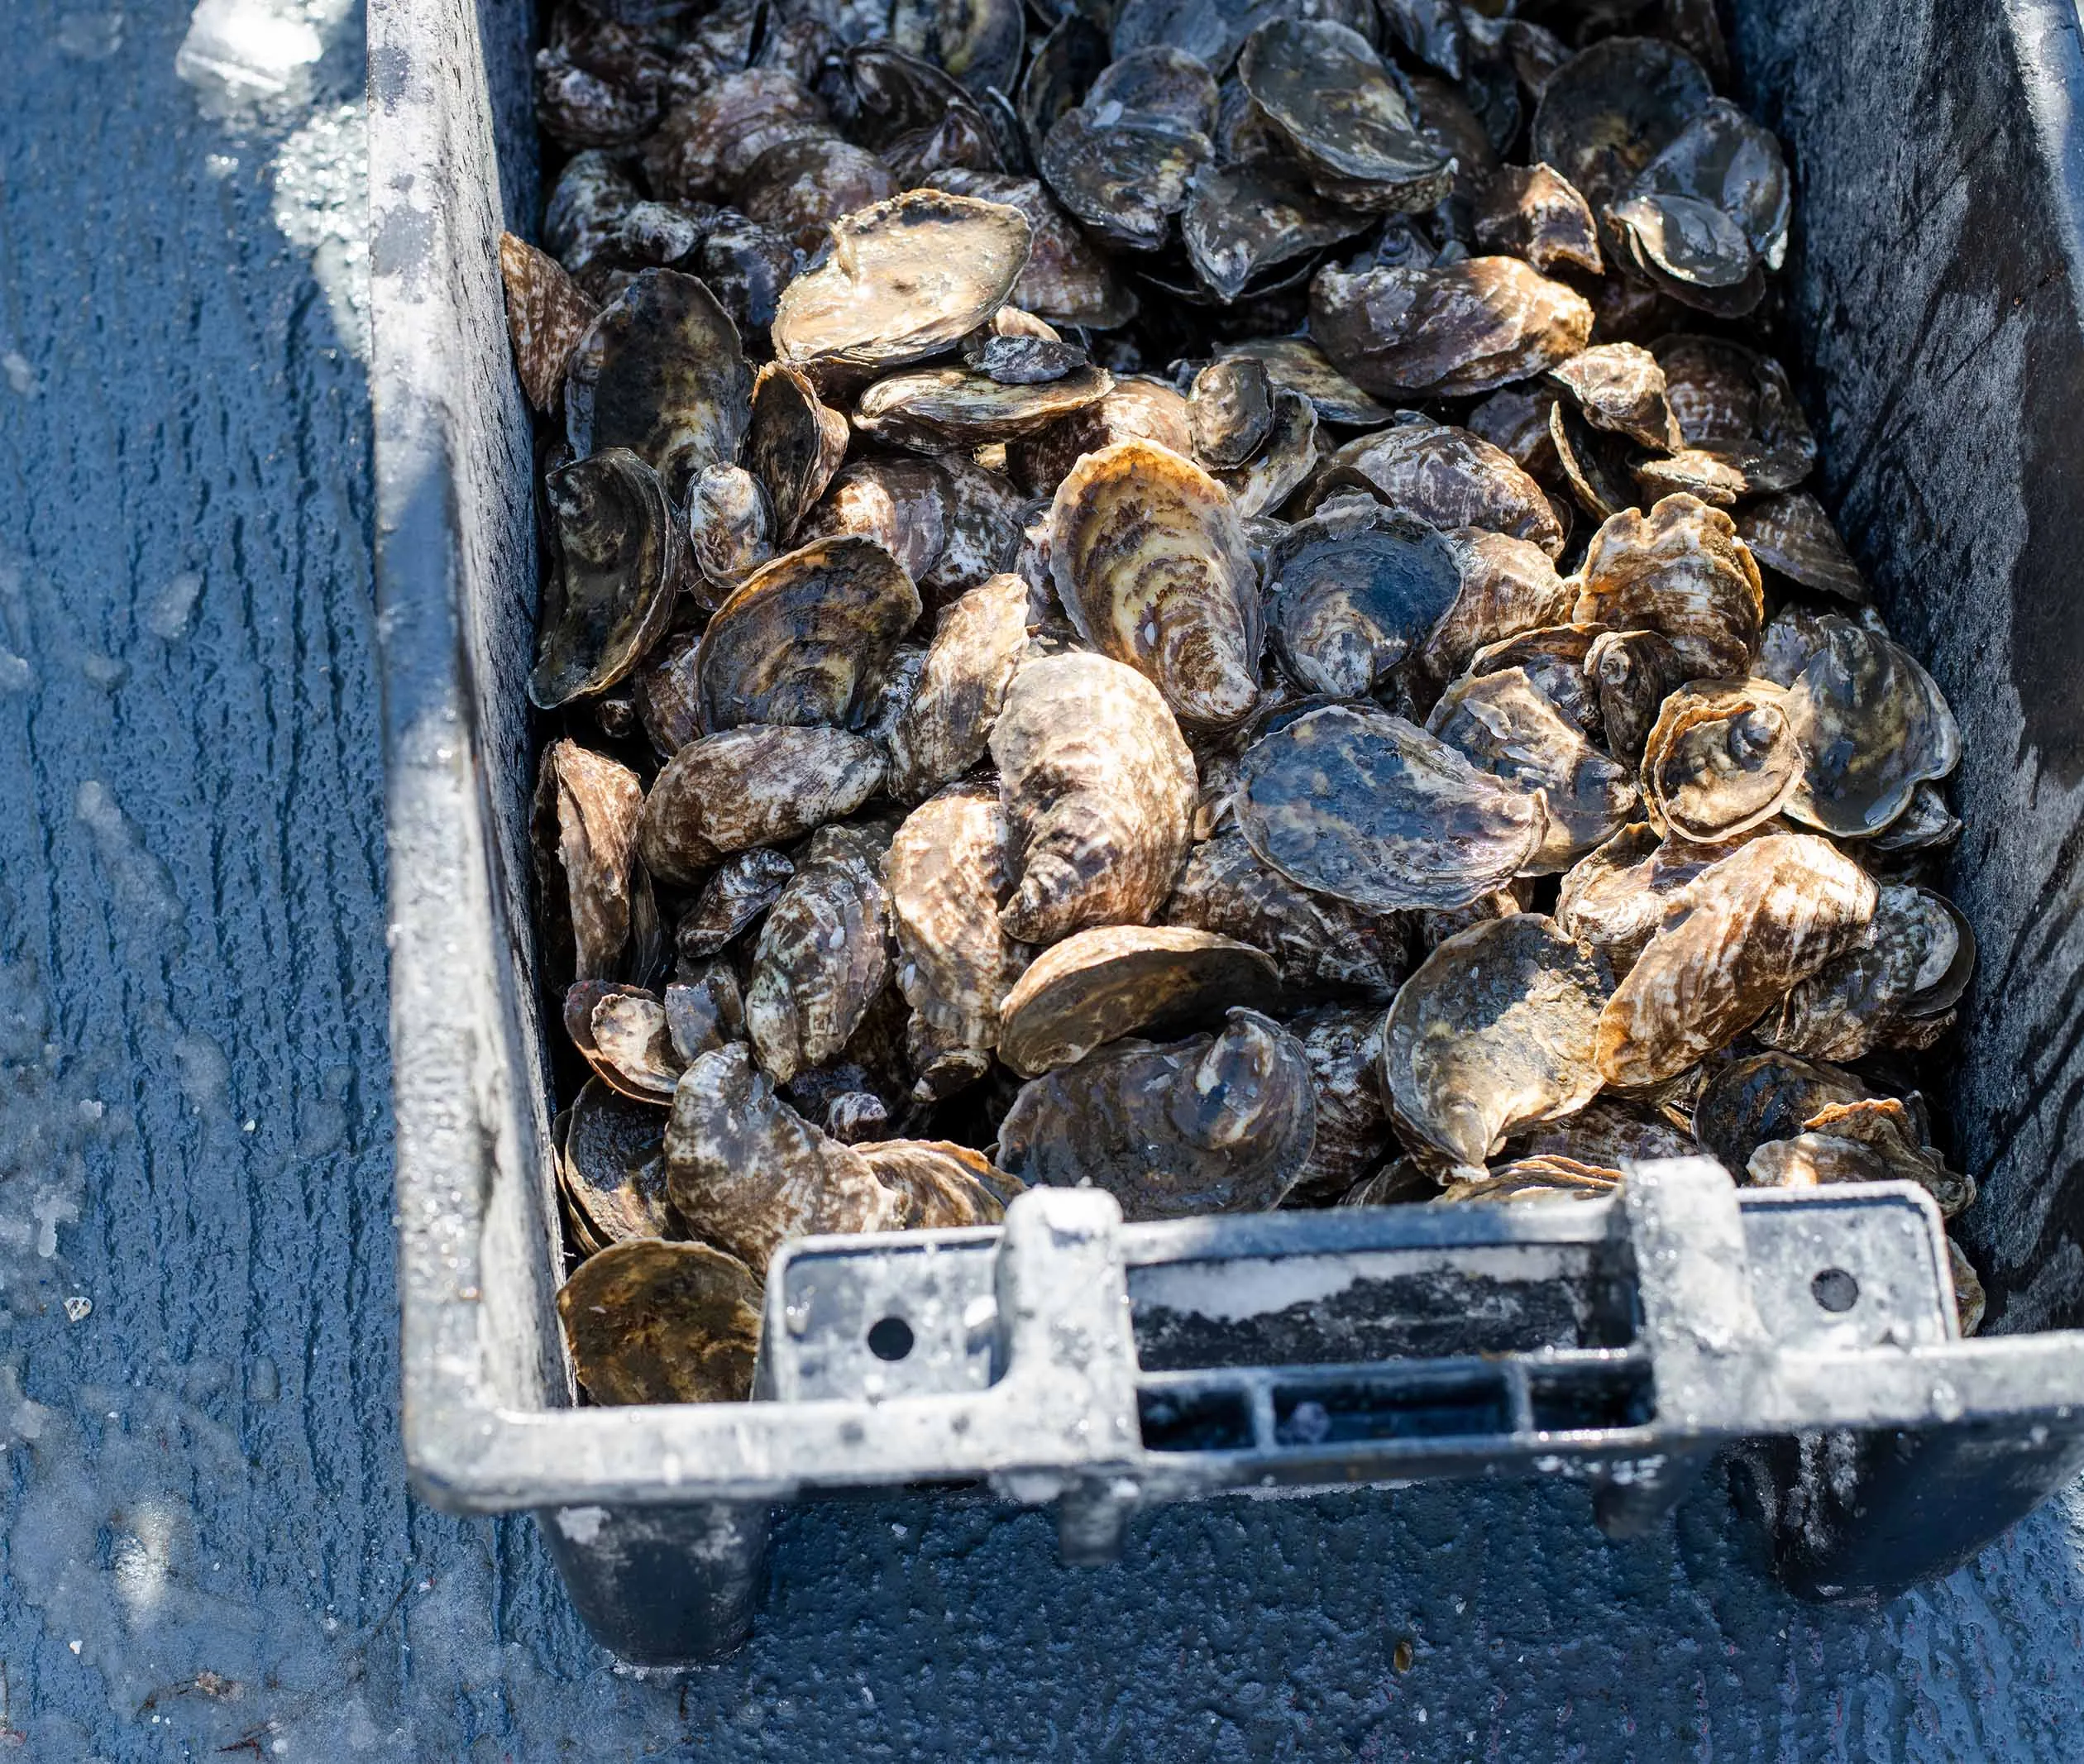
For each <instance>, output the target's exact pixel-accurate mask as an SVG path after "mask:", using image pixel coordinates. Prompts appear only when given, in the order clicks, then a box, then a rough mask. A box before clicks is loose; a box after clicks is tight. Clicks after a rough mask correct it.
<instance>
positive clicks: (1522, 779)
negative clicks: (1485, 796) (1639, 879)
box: [1426, 667, 1637, 875]
mask: <svg viewBox="0 0 2084 1764" xmlns="http://www.w3.org/2000/svg"><path fill="white" fill-rule="evenodd" d="M1426 731H1427V734H1431V735H1434V736H1436V737H1437V738H1438V739H1441V741H1444V742H1445V743H1446V744H1447V745H1448V746H1449V747H1451V748H1454V749H1455V751H1456V752H1457V753H1461V754H1463V755H1465V757H1466V758H1468V759H1469V760H1470V762H1472V763H1473V764H1475V765H1476V766H1477V767H1479V768H1481V769H1482V770H1483V771H1484V772H1489V774H1490V775H1491V776H1492V777H1495V778H1498V779H1499V780H1500V781H1501V782H1504V783H1505V784H1508V785H1509V786H1512V787H1513V789H1515V790H1518V791H1525V792H1526V793H1527V794H1529V795H1534V794H1537V793H1538V794H1539V796H1541V801H1542V804H1543V806H1544V807H1545V808H1546V811H1547V825H1546V831H1545V832H1544V834H1542V837H1541V843H1540V844H1538V845H1537V846H1536V847H1535V849H1533V851H1532V852H1531V853H1528V855H1527V858H1526V859H1525V860H1524V863H1523V864H1522V869H1523V870H1524V871H1525V872H1526V873H1527V874H1530V875H1550V874H1553V873H1555V872H1558V871H1561V870H1565V869H1567V868H1570V865H1571V864H1572V863H1575V862H1576V860H1577V859H1578V858H1580V857H1581V856H1583V855H1584V853H1586V852H1588V851H1589V850H1591V849H1592V848H1593V847H1594V846H1595V845H1599V844H1604V842H1605V841H1606V840H1608V839H1611V838H1612V837H1613V835H1614V834H1616V833H1617V832H1618V831H1619V830H1620V829H1621V828H1622V827H1623V826H1624V825H1627V823H1628V817H1629V816H1630V815H1632V814H1634V813H1635V810H1636V807H1637V795H1636V787H1635V784H1634V782H1633V781H1632V779H1631V778H1630V777H1629V776H1628V771H1627V768H1626V767H1622V766H1618V765H1616V764H1615V763H1614V762H1613V761H1612V760H1611V759H1609V758H1607V756H1606V755H1605V754H1604V753H1601V752H1599V749H1598V748H1595V747H1594V746H1593V745H1592V743H1590V742H1589V741H1587V740H1586V739H1585V736H1584V734H1582V733H1581V732H1580V729H1578V728H1577V726H1576V725H1575V724H1574V723H1573V722H1572V721H1571V719H1570V718H1569V717H1567V716H1565V715H1564V714H1563V713H1562V712H1561V710H1557V709H1556V705H1555V703H1554V701H1553V700H1551V699H1550V698H1549V696H1547V695H1546V693H1544V692H1543V691H1541V689H1540V688H1539V687H1538V686H1536V685H1535V684H1534V683H1533V681H1531V680H1530V679H1529V678H1528V677H1527V670H1526V669H1525V668H1523V667H1509V668H1505V669H1503V670H1501V671H1499V672H1495V673H1486V674H1475V675H1465V676H1463V677H1462V678H1461V679H1460V680H1458V681H1455V683H1454V684H1453V685H1452V686H1449V687H1448V688H1447V690H1446V692H1445V693H1443V694H1442V695H1441V700H1440V702H1439V703H1438V704H1436V705H1434V706H1433V709H1432V715H1429V716H1428V717H1427V719H1426Z"/></svg>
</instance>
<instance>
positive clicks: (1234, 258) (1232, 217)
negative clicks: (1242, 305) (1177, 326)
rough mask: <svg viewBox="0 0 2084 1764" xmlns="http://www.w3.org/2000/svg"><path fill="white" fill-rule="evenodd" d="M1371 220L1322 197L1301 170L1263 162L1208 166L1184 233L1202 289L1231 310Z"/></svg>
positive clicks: (1190, 202) (1191, 197)
mask: <svg viewBox="0 0 2084 1764" xmlns="http://www.w3.org/2000/svg"><path fill="white" fill-rule="evenodd" d="M1368 224H1369V216H1368V215H1366V214H1365V213H1361V212H1360V211H1359V210H1358V209H1355V208H1341V207H1339V206H1338V205H1336V203H1331V202H1329V201H1327V200H1326V198H1323V197H1322V196H1320V195H1319V194H1317V192H1316V191H1315V190H1314V189H1312V188H1311V187H1310V185H1309V184H1308V183H1307V181H1306V180H1305V179H1304V178H1303V175H1302V174H1300V173H1299V172H1298V170H1295V169H1294V168H1293V166H1291V165H1287V164H1284V163H1283V162H1281V161H1279V160H1264V159H1255V160H1245V161H1244V162H1242V163H1240V164H1236V165H1212V166H1209V167H1207V168H1205V169H1204V170H1202V172H1201V174H1199V175H1198V176H1197V178H1196V179H1194V181H1193V186H1192V187H1191V188H1190V189H1188V193H1187V205H1186V207H1185V208H1184V209H1183V210H1182V212H1181V213H1180V217H1179V233H1180V239H1181V241H1182V242H1183V244H1184V245H1185V246H1186V248H1187V257H1188V261H1189V262H1190V263H1192V264H1193V266H1194V273H1195V275H1197V276H1198V277H1200V279H1201V282H1202V286H1203V287H1205V288H1206V289H1207V290H1208V292H1209V293H1210V294H1213V295H1215V297H1216V299H1217V300H1218V301H1221V302H1223V303H1226V304H1227V303H1228V302H1231V301H1233V300H1237V299H1241V298H1244V297H1245V296H1246V295H1247V294H1249V293H1250V291H1251V290H1252V289H1254V288H1255V287H1257V286H1263V285H1264V282H1265V280H1266V278H1267V277H1268V276H1269V275H1271V274H1272V273H1273V272H1274V271H1275V270H1279V268H1280V267H1281V266H1282V265H1287V264H1292V263H1293V262H1295V261H1296V260H1297V259H1298V258H1303V257H1307V256H1310V255H1311V254H1312V252H1315V251H1322V250H1323V249H1324V248H1325V247H1326V246H1329V245H1336V244H1337V243H1338V242H1339V241H1340V240H1341V239H1349V238H1351V237H1353V235H1354V234H1355V233H1356V232H1361V231H1363V230H1364V229H1365V227H1367V226H1368Z"/></svg>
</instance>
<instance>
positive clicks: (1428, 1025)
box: [1381, 913, 1612, 1166]
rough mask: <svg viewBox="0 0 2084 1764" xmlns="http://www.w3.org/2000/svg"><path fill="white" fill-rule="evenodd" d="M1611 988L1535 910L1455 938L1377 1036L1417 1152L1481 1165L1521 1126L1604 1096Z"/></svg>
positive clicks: (1410, 984) (1427, 965) (1385, 1072)
mask: <svg viewBox="0 0 2084 1764" xmlns="http://www.w3.org/2000/svg"><path fill="white" fill-rule="evenodd" d="M1611 985H1612V980H1611V977H1610V976H1609V975H1608V973H1606V971H1605V969H1604V964H1603V963H1601V962H1600V961H1599V958H1597V957H1596V956H1595V955H1594V953H1593V952H1592V951H1591V950H1590V949H1588V948H1586V947H1585V945H1584V944H1580V943H1576V942H1574V941H1573V940H1572V939H1570V938H1568V937H1565V935H1563V934H1562V933H1561V931H1559V930H1557V929H1556V925H1555V922H1554V921H1553V920H1550V919H1547V918H1545V917H1544V916H1542V915H1541V914H1539V913H1515V914H1513V915H1512V916H1511V917H1509V918H1505V919H1494V920H1489V921H1488V922H1487V923H1485V924H1482V925H1472V926H1471V927H1470V929H1469V930H1466V931H1462V932H1459V933H1457V934H1456V935H1454V936H1452V937H1451V938H1449V939H1447V940H1446V942H1445V943H1443V944H1441V946H1440V947H1439V948H1438V949H1436V950H1434V951H1433V953H1432V954H1431V955H1429V956H1427V958H1426V959H1425V960H1424V961H1423V962H1422V963H1420V964H1419V967H1418V968H1417V972H1416V973H1413V974H1412V977H1411V978H1409V979H1408V980H1407V981H1406V982H1404V983H1403V989H1402V990H1401V991H1399V992H1398V994H1397V997H1396V999H1395V1001H1394V1002H1393V1003H1392V1004H1391V1005H1390V1006H1389V1018H1388V1020H1387V1021H1385V1022H1384V1025H1383V1030H1382V1066H1381V1078H1382V1088H1383V1092H1384V1095H1385V1096H1386V1097H1388V1098H1389V1107H1390V1111H1391V1113H1392V1116H1393V1118H1394V1120H1395V1121H1396V1123H1397V1126H1398V1129H1399V1131H1401V1132H1403V1134H1405V1135H1407V1136H1408V1137H1409V1138H1410V1140H1412V1142H1413V1143H1414V1145H1418V1146H1423V1147H1427V1148H1430V1149H1431V1150H1433V1151H1435V1152H1436V1153H1438V1154H1441V1155H1442V1156H1444V1157H1446V1158H1447V1159H1451V1161H1452V1162H1453V1163H1455V1164H1457V1165H1462V1166H1469V1165H1475V1164H1483V1163H1484V1162H1485V1161H1486V1160H1487V1159H1489V1158H1490V1157H1491V1156H1492V1154H1494V1153H1495V1152H1497V1151H1498V1150H1499V1149H1500V1148H1501V1147H1502V1146H1503V1145H1504V1143H1505V1140H1506V1138H1507V1136H1508V1135H1509V1134H1511V1133H1512V1132H1513V1131H1514V1130H1516V1129H1518V1128H1522V1127H1526V1126H1534V1125H1537V1124H1538V1123H1540V1122H1542V1121H1556V1120H1560V1119H1561V1118H1562V1117H1564V1116H1568V1115H1572V1114H1575V1112H1576V1111H1578V1110H1580V1109H1581V1108H1583V1107H1585V1104H1586V1103H1588V1102H1590V1101H1591V1100H1592V1098H1593V1097H1595V1096H1597V1095H1598V1094H1599V1088H1600V1084H1601V1083H1602V1078H1601V1074H1600V1072H1599V1068H1598V1066H1597V1065H1596V1064H1594V1037H1595V1035H1596V1033H1597V1030H1598V1028H1599V1021H1600V1008H1601V1006H1603V1005H1604V1004H1605V1002H1606V1001H1607V997H1608V991H1609V989H1610V987H1611Z"/></svg>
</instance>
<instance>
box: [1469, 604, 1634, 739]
mask: <svg viewBox="0 0 2084 1764" xmlns="http://www.w3.org/2000/svg"><path fill="white" fill-rule="evenodd" d="M1605 635H1607V633H1606V631H1605V630H1604V629H1603V628H1602V627H1601V626H1599V625H1596V624H1551V625H1542V626H1539V627H1537V629H1534V630H1532V631H1519V632H1516V633H1513V635H1512V636H1510V637H1505V638H1499V639H1498V641H1497V642H1496V643H1486V644H1484V647H1483V648H1481V649H1479V650H1478V651H1477V652H1476V653H1475V655H1473V656H1471V657H1470V660H1469V668H1468V672H1470V673H1471V674H1501V673H1503V672H1505V671H1506V669H1508V668H1512V667H1518V668H1522V669H1524V670H1525V671H1526V673H1527V682H1528V684H1529V685H1531V686H1532V687H1533V688H1534V690H1535V691H1537V692H1539V693H1540V694H1541V696H1542V697H1544V698H1546V700H1548V701H1549V702H1550V703H1551V705H1555V707H1556V710H1558V711H1560V712H1561V714H1562V715H1563V717H1564V719H1565V720H1566V721H1567V722H1569V723H1570V725H1571V726H1572V727H1573V728H1575V729H1577V731H1578V732H1579V733H1580V734H1583V735H1586V736H1589V737H1590V738H1591V739H1592V740H1593V741H1594V743H1599V742H1603V741H1604V740H1605V739H1606V727H1605V723H1604V719H1603V718H1602V716H1601V715H1600V712H1599V694H1598V692H1597V691H1596V690H1595V688H1594V686H1593V683H1592V681H1591V680H1590V678H1589V676H1587V674H1586V672H1585V662H1586V661H1587V659H1588V658H1589V657H1590V655H1591V653H1592V646H1593V645H1594V643H1598V642H1599V639H1600V638H1602V637H1604V636H1605Z"/></svg>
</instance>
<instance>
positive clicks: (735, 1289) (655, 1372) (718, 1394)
mask: <svg viewBox="0 0 2084 1764" xmlns="http://www.w3.org/2000/svg"><path fill="white" fill-rule="evenodd" d="M557 1316H558V1318H559V1320H560V1321H561V1322H562V1323H563V1325H564V1331H565V1343H566V1346H567V1347H568V1348H570V1350H571V1363H572V1367H573V1370H575V1371H576V1372H577V1373H578V1374H579V1382H580V1383H581V1384H583V1385H585V1386H586V1394H587V1395H588V1396H590V1397H591V1398H593V1399H594V1401H595V1402H596V1403H743V1402H744V1401H746V1400H747V1399H748V1398H750V1397H751V1395H752V1394H753V1358H754V1356H755V1355H756V1354H757V1353H758V1350H759V1345H760V1285H759V1282H758V1280H756V1279H754V1278H753V1274H752V1271H751V1270H750V1269H748V1268H747V1267H746V1265H745V1264H743V1262H741V1261H739V1260H737V1259H736V1258H735V1257H734V1256H729V1255H724V1253H723V1252H722V1251H721V1250H713V1249H711V1248H710V1246H709V1245H707V1244H700V1243H662V1242H660V1241H658V1240H657V1238H652V1237H638V1238H632V1239H631V1240H629V1241H628V1242H626V1243H620V1244H615V1245H611V1246H610V1247H609V1248H608V1249H605V1250H602V1251H601V1252H600V1255H595V1256H590V1257H589V1258H588V1259H587V1260H586V1261H585V1262H583V1263H581V1264H580V1267H579V1270H578V1272H577V1273H576V1274H573V1275H572V1277H571V1279H569V1280H567V1281H566V1282H565V1284H564V1285H563V1286H562V1288H559V1290H558V1293H557Z"/></svg>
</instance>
